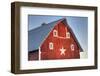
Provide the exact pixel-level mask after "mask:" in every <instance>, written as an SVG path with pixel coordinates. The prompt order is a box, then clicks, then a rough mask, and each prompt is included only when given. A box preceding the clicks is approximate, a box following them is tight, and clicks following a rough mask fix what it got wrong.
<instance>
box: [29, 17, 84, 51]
mask: <svg viewBox="0 0 100 76" xmlns="http://www.w3.org/2000/svg"><path fill="white" fill-rule="evenodd" d="M61 21H64V23H65V24H66V25H68V24H67V22H66V19H64V18H63V19H59V20H57V21H54V22H51V23H48V24H43V25H41V26H40V27H38V28H35V29H32V30H30V31H28V51H34V50H37V49H39V47H40V45H41V43H42V42H43V40H44V39H45V37H46V36H47V35H48V33H49V32H50V31H51V30H52V29H53V28H54V26H55V25H56V24H57V23H59V22H61ZM68 27H69V30H71V33H72V35H73V36H74V38H75V40H76V42H77V43H78V46H79V47H80V49H81V51H83V49H82V48H81V46H80V44H79V42H78V40H77V38H76V37H75V35H74V33H73V31H72V29H71V28H70V26H68Z"/></svg>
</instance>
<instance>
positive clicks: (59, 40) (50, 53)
mask: <svg viewBox="0 0 100 76" xmlns="http://www.w3.org/2000/svg"><path fill="white" fill-rule="evenodd" d="M53 30H57V31H58V37H54V36H53ZM53 30H52V31H51V32H50V34H49V35H48V37H47V38H46V39H45V41H44V42H43V44H42V45H41V46H40V48H41V50H40V51H41V55H40V56H41V60H45V59H46V60H48V59H74V58H80V49H79V47H78V45H77V43H76V42H75V39H74V37H73V36H72V34H71V33H70V30H68V28H67V26H66V25H64V23H63V22H60V23H59V24H57V25H56V26H55V27H54V28H53ZM66 32H69V33H70V38H66ZM50 42H52V43H53V47H54V48H53V50H50V49H49V43H50ZM71 44H74V51H72V50H71ZM62 47H63V48H64V49H66V51H65V55H61V51H60V49H61V48H62Z"/></svg>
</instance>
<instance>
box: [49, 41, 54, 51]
mask: <svg viewBox="0 0 100 76" xmlns="http://www.w3.org/2000/svg"><path fill="white" fill-rule="evenodd" d="M49 49H50V50H53V43H52V42H50V43H49Z"/></svg>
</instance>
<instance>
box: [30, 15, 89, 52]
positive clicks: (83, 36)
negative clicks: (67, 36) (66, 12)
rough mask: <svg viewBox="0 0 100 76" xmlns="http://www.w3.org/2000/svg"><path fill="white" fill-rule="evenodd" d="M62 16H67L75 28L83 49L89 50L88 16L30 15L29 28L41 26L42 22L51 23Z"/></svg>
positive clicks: (74, 30)
mask: <svg viewBox="0 0 100 76" xmlns="http://www.w3.org/2000/svg"><path fill="white" fill-rule="evenodd" d="M62 18H66V20H67V22H68V24H69V26H70V27H71V29H72V30H73V32H74V34H75V36H76V38H77V40H78V41H79V43H80V45H81V47H82V48H83V50H84V51H88V18H87V17H75V16H43V15H29V16H28V30H32V29H34V28H37V27H39V26H41V24H42V23H50V22H53V21H56V20H59V19H62Z"/></svg>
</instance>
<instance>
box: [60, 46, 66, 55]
mask: <svg viewBox="0 0 100 76" xmlns="http://www.w3.org/2000/svg"><path fill="white" fill-rule="evenodd" d="M60 51H61V53H60V55H65V51H66V49H64V47H62V48H61V49H60Z"/></svg>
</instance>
